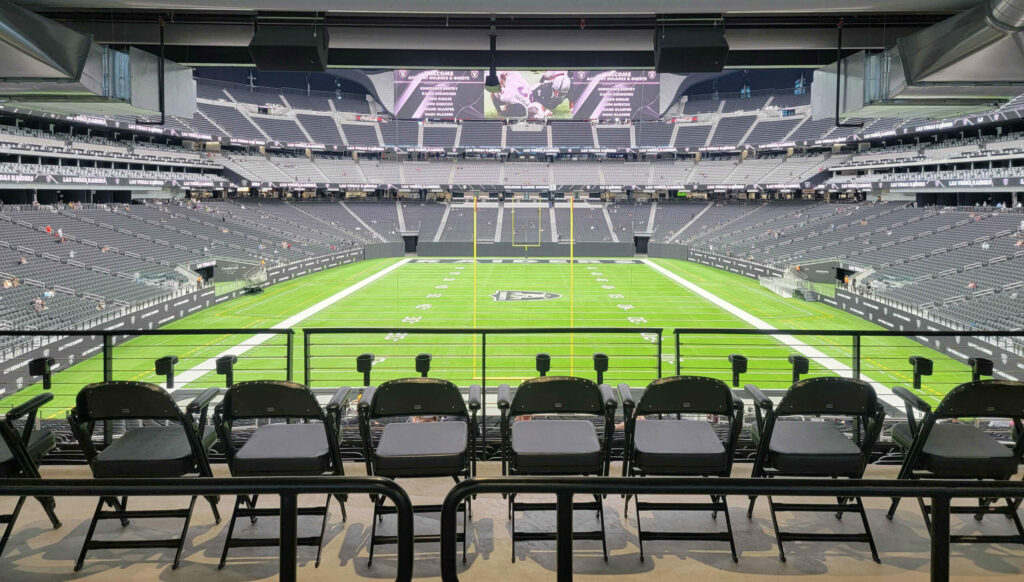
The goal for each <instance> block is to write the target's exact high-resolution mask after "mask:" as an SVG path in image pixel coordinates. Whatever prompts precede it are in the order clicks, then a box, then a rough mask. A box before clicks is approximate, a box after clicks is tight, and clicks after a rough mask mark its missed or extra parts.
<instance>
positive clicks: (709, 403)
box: [636, 376, 733, 415]
mask: <svg viewBox="0 0 1024 582" xmlns="http://www.w3.org/2000/svg"><path fill="white" fill-rule="evenodd" d="M732 412H733V400H732V391H731V390H730V389H729V386H728V385H726V383H725V382H722V381H721V380H717V379H715V378H705V377H703V376H672V377H669V378H658V379H657V380H655V381H653V382H651V383H650V384H648V385H647V389H646V390H644V395H643V396H642V397H641V398H640V402H639V403H638V404H637V406H636V414H637V415H646V414H675V413H682V414H691V413H695V414H722V415H731V414H732Z"/></svg>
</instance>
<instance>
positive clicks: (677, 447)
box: [619, 376, 743, 561]
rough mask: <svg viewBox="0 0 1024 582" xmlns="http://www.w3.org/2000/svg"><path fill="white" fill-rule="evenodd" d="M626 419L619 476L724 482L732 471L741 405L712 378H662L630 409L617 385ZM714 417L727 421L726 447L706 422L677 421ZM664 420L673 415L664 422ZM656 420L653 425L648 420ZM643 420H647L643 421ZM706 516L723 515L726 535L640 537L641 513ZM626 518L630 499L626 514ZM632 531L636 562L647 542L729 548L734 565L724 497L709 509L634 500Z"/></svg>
mask: <svg viewBox="0 0 1024 582" xmlns="http://www.w3.org/2000/svg"><path fill="white" fill-rule="evenodd" d="M619 393H620V395H621V398H622V402H623V416H624V417H625V419H626V431H625V432H626V446H625V451H624V459H623V463H622V475H623V476H624V477H625V476H630V477H632V476H635V475H639V476H645V475H671V476H689V477H692V476H702V477H728V476H729V474H730V472H731V471H732V459H733V453H734V452H735V451H736V443H737V442H738V440H739V435H740V429H742V428H743V402H742V401H741V400H739V399H738V398H737V397H735V396H733V393H732V390H730V389H729V387H728V386H727V385H726V384H725V382H722V381H721V380H716V379H714V378H704V377H701V376H673V377H671V378H660V379H658V380H655V381H653V382H651V383H650V384H648V385H647V389H646V390H645V391H644V394H643V396H642V397H641V398H640V403H639V404H634V402H633V398H632V394H631V393H630V392H629V386H628V385H626V384H620V385H619ZM684 414H686V415H692V414H700V415H717V416H722V417H725V418H726V419H728V422H729V432H728V436H727V437H726V440H725V442H722V440H721V439H720V438H719V436H718V434H717V433H716V432H715V430H714V428H713V427H712V425H711V424H710V423H708V422H706V421H704V420H692V419H685V418H680V416H681V415H684ZM662 415H674V416H675V418H672V417H671V416H670V417H669V418H664V417H663V416H662ZM651 416H657V419H653V418H651ZM644 417H647V418H644ZM644 510H649V511H710V512H711V515H712V517H717V516H718V512H719V511H721V512H722V513H723V514H724V515H725V528H726V531H724V532H716V533H707V532H667V531H644V530H643V528H642V527H641V524H640V512H641V511H644ZM628 512H629V498H628V497H627V498H626V510H625V513H627V514H628ZM636 529H637V533H638V538H639V540H640V561H643V559H644V541H645V540H675V541H705V540H718V541H723V542H729V548H730V550H731V551H732V559H733V561H738V558H737V555H736V543H735V541H734V539H733V533H732V521H731V520H730V518H729V506H728V504H727V503H726V498H725V495H712V496H711V502H710V503H651V502H641V501H640V499H639V497H637V500H636Z"/></svg>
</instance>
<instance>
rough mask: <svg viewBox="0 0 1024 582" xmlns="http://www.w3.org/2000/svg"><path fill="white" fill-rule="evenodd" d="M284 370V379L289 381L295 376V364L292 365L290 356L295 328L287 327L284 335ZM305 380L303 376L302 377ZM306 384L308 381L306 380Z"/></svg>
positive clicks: (292, 354) (293, 346)
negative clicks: (285, 375)
mask: <svg viewBox="0 0 1024 582" xmlns="http://www.w3.org/2000/svg"><path fill="white" fill-rule="evenodd" d="M285 341H286V342H287V343H286V344H285V356H284V357H285V370H287V377H286V378H285V380H288V381H289V382H291V381H292V379H293V378H294V377H295V366H293V365H292V356H294V355H295V330H294V329H289V330H288V334H287V335H285ZM303 380H305V378H303ZM306 385H307V386H308V385H309V383H308V382H306Z"/></svg>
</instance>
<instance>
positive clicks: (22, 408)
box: [5, 392, 53, 421]
mask: <svg viewBox="0 0 1024 582" xmlns="http://www.w3.org/2000/svg"><path fill="white" fill-rule="evenodd" d="M51 400H53V393H52V392H45V393H43V394H37V395H35V396H33V397H32V398H31V399H29V401H28V402H25V403H22V404H19V405H18V406H15V407H14V408H12V409H10V410H8V411H7V416H6V417H5V418H6V419H7V420H8V421H13V420H18V419H19V418H21V417H23V416H26V415H28V414H33V413H35V411H37V410H39V407H40V406H42V405H44V404H46V403H47V402H49V401H51Z"/></svg>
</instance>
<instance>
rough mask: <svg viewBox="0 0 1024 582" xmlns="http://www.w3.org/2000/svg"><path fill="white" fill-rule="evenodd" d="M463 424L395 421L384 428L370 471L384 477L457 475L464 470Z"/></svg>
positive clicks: (467, 432)
mask: <svg viewBox="0 0 1024 582" xmlns="http://www.w3.org/2000/svg"><path fill="white" fill-rule="evenodd" d="M468 434H469V429H468V427H467V425H466V423H465V422H454V421H453V422H397V423H392V424H388V425H386V426H385V427H384V432H383V433H382V434H381V436H380V442H379V443H378V445H377V451H376V453H375V454H374V472H375V473H376V474H377V475H381V476H385V477H440V476H448V475H458V474H461V473H462V472H463V470H464V469H465V468H466V437H467V435H468Z"/></svg>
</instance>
